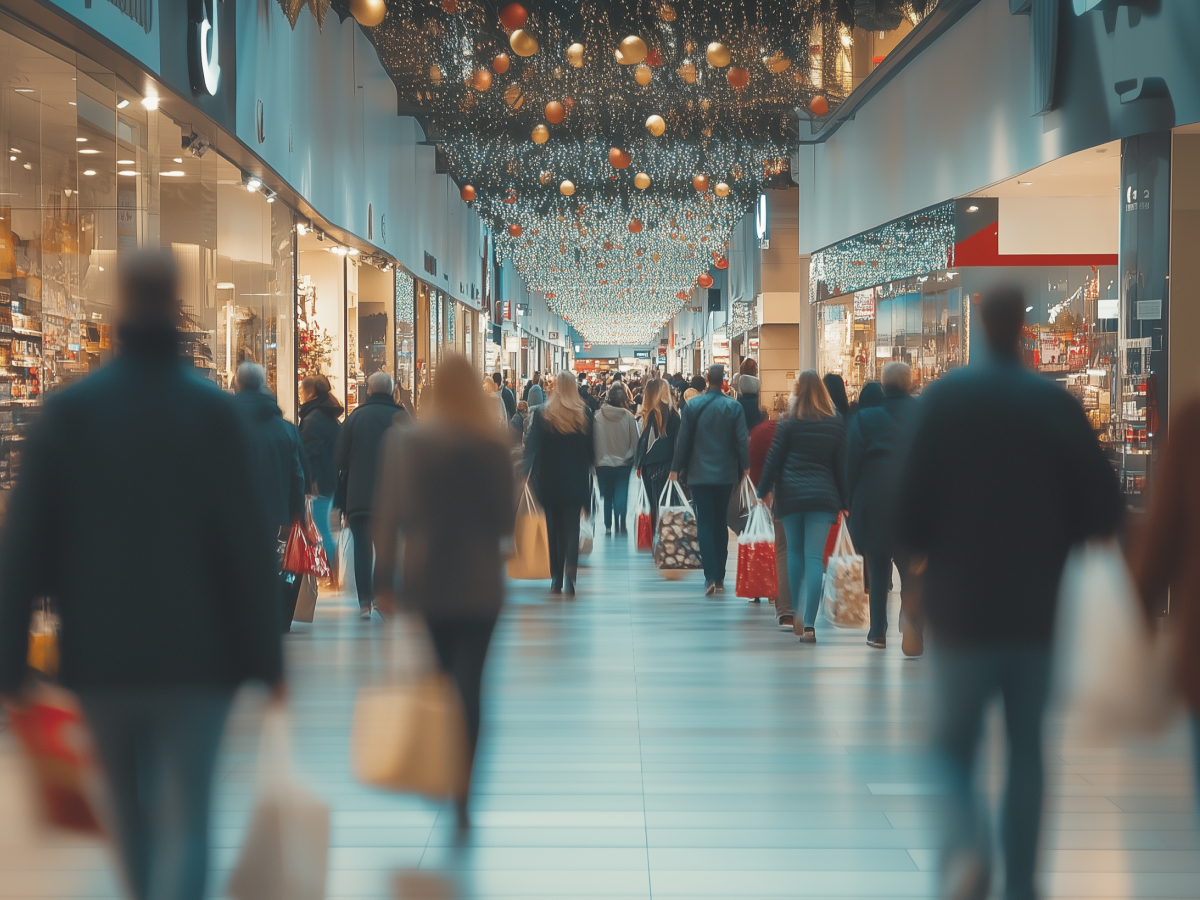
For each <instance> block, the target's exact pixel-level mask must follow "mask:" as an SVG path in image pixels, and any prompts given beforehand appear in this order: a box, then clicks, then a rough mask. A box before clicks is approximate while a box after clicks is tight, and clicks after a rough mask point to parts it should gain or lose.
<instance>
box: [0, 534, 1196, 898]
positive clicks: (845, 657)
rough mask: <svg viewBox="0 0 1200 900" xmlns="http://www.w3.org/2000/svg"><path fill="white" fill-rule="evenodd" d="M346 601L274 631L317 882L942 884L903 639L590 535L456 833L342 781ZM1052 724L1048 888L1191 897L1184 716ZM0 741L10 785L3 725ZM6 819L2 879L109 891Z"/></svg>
mask: <svg viewBox="0 0 1200 900" xmlns="http://www.w3.org/2000/svg"><path fill="white" fill-rule="evenodd" d="M730 586H731V587H732V583H731V585H730ZM355 609H356V607H355V604H354V603H353V601H352V600H350V599H349V598H344V597H332V598H323V599H322V601H321V603H320V604H319V606H318V614H317V621H316V622H315V624H314V625H312V626H305V625H298V626H296V628H295V630H294V631H293V633H292V635H290V636H289V638H288V639H287V644H288V657H289V661H290V671H291V679H292V708H293V726H294V737H295V754H296V761H297V767H298V768H299V770H300V771H301V773H302V776H303V778H304V780H305V782H306V783H307V784H308V785H309V786H310V787H311V789H312V790H314V791H315V792H316V793H318V794H319V795H321V796H322V797H324V798H325V799H326V800H328V802H329V803H330V804H331V805H332V807H333V826H334V827H333V848H332V851H331V855H330V875H329V886H328V887H329V890H328V896H330V897H332V898H358V897H362V898H391V897H423V898H440V897H451V896H462V897H472V898H481V900H482V898H489V897H514V898H515V897H548V898H549V897H552V898H558V897H592V898H601V897H609V898H647V897H656V898H667V897H676V898H684V897H717V898H749V897H808V898H826V897H827V898H833V897H838V898H847V897H862V898H873V900H881V898H900V897H906V898H908V897H917V898H924V897H934V896H936V878H935V874H934V865H935V860H936V851H935V847H936V840H935V835H934V831H933V828H932V826H933V810H934V808H935V804H936V803H937V796H936V788H935V786H934V779H933V777H932V775H931V773H930V771H929V769H928V767H927V765H926V764H925V761H924V757H923V753H922V749H923V745H924V739H925V728H926V725H927V721H928V715H929V711H928V708H927V704H926V702H925V694H924V690H925V680H926V677H927V673H928V665H927V663H926V662H925V661H919V660H918V661H910V660H905V659H904V658H903V657H902V655H901V654H900V648H899V640H898V636H895V635H894V636H893V642H892V643H893V645H892V646H889V647H888V649H887V650H886V651H882V652H880V651H875V650H871V649H870V648H868V647H866V646H865V644H864V635H863V634H860V633H858V632H836V631H834V629H832V628H831V627H825V628H821V626H820V624H818V635H819V640H820V643H818V644H817V645H816V646H804V645H801V644H799V643H798V641H796V639H795V638H794V637H793V636H792V635H791V634H790V633H784V632H781V631H779V630H777V629H776V627H775V626H774V616H773V610H772V607H771V606H770V605H768V604H766V603H763V604H760V605H754V604H748V603H747V602H746V601H744V600H739V599H736V598H735V597H734V596H733V594H732V590H731V591H730V592H729V593H727V594H725V595H724V597H723V598H720V599H710V598H705V597H704V596H703V591H702V583H701V579H700V576H699V575H698V574H691V575H689V576H687V577H686V578H684V579H683V580H680V581H667V580H665V579H664V578H663V577H662V576H661V575H659V574H658V573H657V572H656V571H655V569H654V567H653V564H652V563H651V561H650V559H649V556H648V554H637V553H635V552H634V551H633V550H632V549H631V547H630V546H629V544H628V542H627V540H626V539H624V538H620V539H618V538H605V537H604V536H602V535H601V536H598V537H597V540H596V549H595V552H594V553H593V555H592V556H591V557H590V558H588V560H587V567H586V569H585V570H584V571H583V573H582V574H581V577H580V592H579V595H578V596H577V597H576V598H575V599H574V600H565V599H552V598H551V597H549V596H548V595H547V594H546V593H545V590H544V586H543V585H541V584H540V583H539V584H537V585H533V584H528V583H516V584H513V586H512V590H511V594H510V603H509V606H508V608H507V610H506V612H505V614H504V618H503V620H502V622H501V625H500V627H499V628H498V630H497V633H496V638H495V641H494V643H493V649H492V654H491V657H490V660H489V668H488V689H487V695H486V700H487V706H486V710H485V719H486V724H485V734H484V737H483V742H482V744H481V748H480V757H479V761H478V768H477V774H476V789H475V799H474V804H473V818H474V822H475V828H474V829H473V833H472V837H471V842H470V845H469V846H468V847H466V848H464V849H461V850H460V849H456V848H454V847H453V841H452V837H453V832H452V821H453V815H452V813H451V812H450V810H449V809H447V808H443V807H439V806H437V805H435V804H430V803H428V802H425V801H422V800H418V799H414V798H409V797H401V796H393V795H387V794H382V793H379V792H376V791H373V790H370V789H368V788H365V787H363V786H361V785H359V784H357V783H355V782H354V780H353V779H352V778H351V776H350V773H349V769H348V761H347V760H348V732H349V726H350V720H351V713H352V707H353V702H354V692H355V688H356V687H357V686H358V685H359V684H361V683H364V682H366V681H368V680H370V679H371V678H372V677H374V676H375V675H377V674H378V673H379V671H380V664H379V655H380V644H381V640H380V626H379V622H378V620H376V621H375V622H373V623H371V624H366V623H361V622H359V621H358V620H357V618H356V617H355V616H354V615H353V613H354V612H355ZM893 617H894V614H893ZM259 708H260V704H259V700H258V699H257V698H256V697H253V696H247V697H244V698H243V700H242V701H241V702H240V703H239V705H238V709H237V712H236V714H235V716H234V718H233V721H232V722H231V727H230V733H229V736H228V738H227V741H226V747H225V752H224V754H223V758H222V763H221V770H220V784H219V786H218V793H217V800H216V805H217V811H216V817H215V829H216V830H215V839H216V845H217V849H216V858H215V865H216V868H217V870H218V871H217V874H216V876H215V879H214V884H213V890H212V893H213V895H214V896H221V895H222V893H223V892H222V888H223V885H224V883H225V877H226V872H227V871H228V869H229V867H230V866H231V865H232V864H233V861H234V859H235V858H236V854H237V847H238V846H239V843H240V840H241V834H242V831H243V829H244V828H245V824H246V818H247V814H248V811H249V808H250V806H251V804H252V802H253V796H254V779H255V755H256V748H257V740H258V738H257V728H258V724H257V723H258V715H259ZM992 726H993V727H992V728H991V731H990V737H991V740H992V742H993V744H995V743H996V742H997V741H998V739H999V736H1000V731H999V729H998V727H995V726H996V723H995V722H993V723H992ZM1051 733H1052V737H1051V743H1050V744H1049V746H1048V748H1047V760H1048V765H1049V785H1048V790H1049V797H1048V801H1047V817H1046V824H1047V832H1046V840H1045V848H1046V849H1045V852H1044V855H1043V858H1044V869H1045V887H1046V895H1047V896H1049V897H1079V898H1100V897H1156V898H1194V897H1196V896H1200V844H1198V841H1197V833H1196V829H1195V815H1194V810H1193V803H1192V789H1191V775H1190V770H1189V767H1188V752H1189V751H1188V744H1187V742H1186V736H1185V735H1184V732H1183V730H1182V728H1180V729H1178V730H1176V731H1174V732H1172V733H1171V734H1170V735H1168V736H1167V737H1166V738H1165V739H1163V740H1161V741H1154V742H1146V743H1141V744H1135V745H1129V746H1126V747H1122V748H1119V749H1115V748H1107V749H1106V748H1096V747H1088V746H1082V745H1079V744H1078V743H1075V742H1072V741H1070V740H1067V741H1064V740H1063V739H1062V737H1061V734H1060V732H1059V730H1058V729H1051ZM0 753H2V754H3V758H2V759H0V762H3V763H5V766H4V768H3V769H0V772H3V773H6V777H7V778H9V779H11V777H12V775H11V773H12V769H11V765H10V764H11V762H12V757H11V753H12V747H11V741H10V740H9V739H8V738H7V736H5V737H4V738H3V740H2V742H0ZM999 758H1000V754H998V753H994V754H993V759H994V760H995V764H994V765H993V766H991V768H990V770H989V771H988V772H987V773H985V774H986V775H987V776H988V777H989V779H990V781H991V783H992V784H996V783H998V779H999V777H1000V774H1001V772H1002V762H1000V761H999ZM4 789H5V788H4V785H2V784H0V790H4ZM5 795H6V796H7V795H8V792H6V794H5ZM13 831H14V828H13V827H12V826H8V827H7V828H5V826H0V835H3V837H0V842H2V843H0V897H35V896H36V897H47V896H72V897H110V896H114V893H115V881H114V878H113V876H112V874H111V870H110V867H109V864H108V861H107V857H106V855H105V853H104V852H103V850H101V849H100V848H97V847H95V846H92V845H88V844H87V843H86V842H80V841H76V840H72V839H67V838H61V837H60V838H55V839H53V840H52V841H50V842H49V844H48V845H47V844H43V845H41V846H38V847H36V848H33V847H30V846H28V845H23V846H18V841H17V839H16V838H15V837H14V836H13ZM456 892H457V893H456Z"/></svg>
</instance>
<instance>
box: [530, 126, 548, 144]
mask: <svg viewBox="0 0 1200 900" xmlns="http://www.w3.org/2000/svg"><path fill="white" fill-rule="evenodd" d="M531 137H532V138H533V142H534V143H535V144H544V143H546V141H548V140H550V129H549V128H547V127H546V126H545V125H534V126H533V134H532V135H531Z"/></svg>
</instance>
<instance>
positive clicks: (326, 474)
mask: <svg viewBox="0 0 1200 900" xmlns="http://www.w3.org/2000/svg"><path fill="white" fill-rule="evenodd" d="M342 412H343V409H342V404H341V403H339V402H338V399H337V397H335V396H333V394H332V392H331V391H330V389H329V379H328V378H326V377H325V376H324V375H309V376H308V377H307V378H305V379H304V380H303V381H301V382H300V440H301V441H302V442H303V443H304V455H305V458H306V459H307V461H308V465H307V466H306V467H305V468H306V471H307V472H308V478H309V491H310V493H311V494H312V495H313V502H312V511H313V519H315V520H316V523H317V530H318V531H320V532H321V540H322V541H324V543H325V553H326V555H327V556H328V557H329V561H330V563H331V564H336V560H337V554H336V553H334V552H333V534H332V533H331V531H330V530H329V514H330V512H331V511H332V509H333V495H334V492H335V491H336V490H337V462H336V453H337V443H338V435H339V434H340V433H341V430H342V423H341V419H342Z"/></svg>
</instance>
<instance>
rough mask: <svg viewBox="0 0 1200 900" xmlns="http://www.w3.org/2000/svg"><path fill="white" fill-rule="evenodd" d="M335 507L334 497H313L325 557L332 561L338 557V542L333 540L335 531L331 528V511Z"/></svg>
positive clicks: (314, 517)
mask: <svg viewBox="0 0 1200 900" xmlns="http://www.w3.org/2000/svg"><path fill="white" fill-rule="evenodd" d="M332 508H333V498H332V497H321V496H319V495H318V496H315V497H313V498H312V517H313V521H314V522H316V523H317V531H319V532H320V533H321V543H323V544H324V545H325V557H326V559H328V560H329V561H330V562H331V563H333V562H335V561H336V558H337V544H335V543H334V542H333V532H332V531H330V530H329V511H330V510H331V509H332Z"/></svg>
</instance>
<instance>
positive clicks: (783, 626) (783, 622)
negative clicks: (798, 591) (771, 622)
mask: <svg viewBox="0 0 1200 900" xmlns="http://www.w3.org/2000/svg"><path fill="white" fill-rule="evenodd" d="M795 627H796V617H795V616H793V615H792V614H791V613H784V614H783V615H782V616H780V617H779V630H780V631H792V630H793V629H794V628H795Z"/></svg>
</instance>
